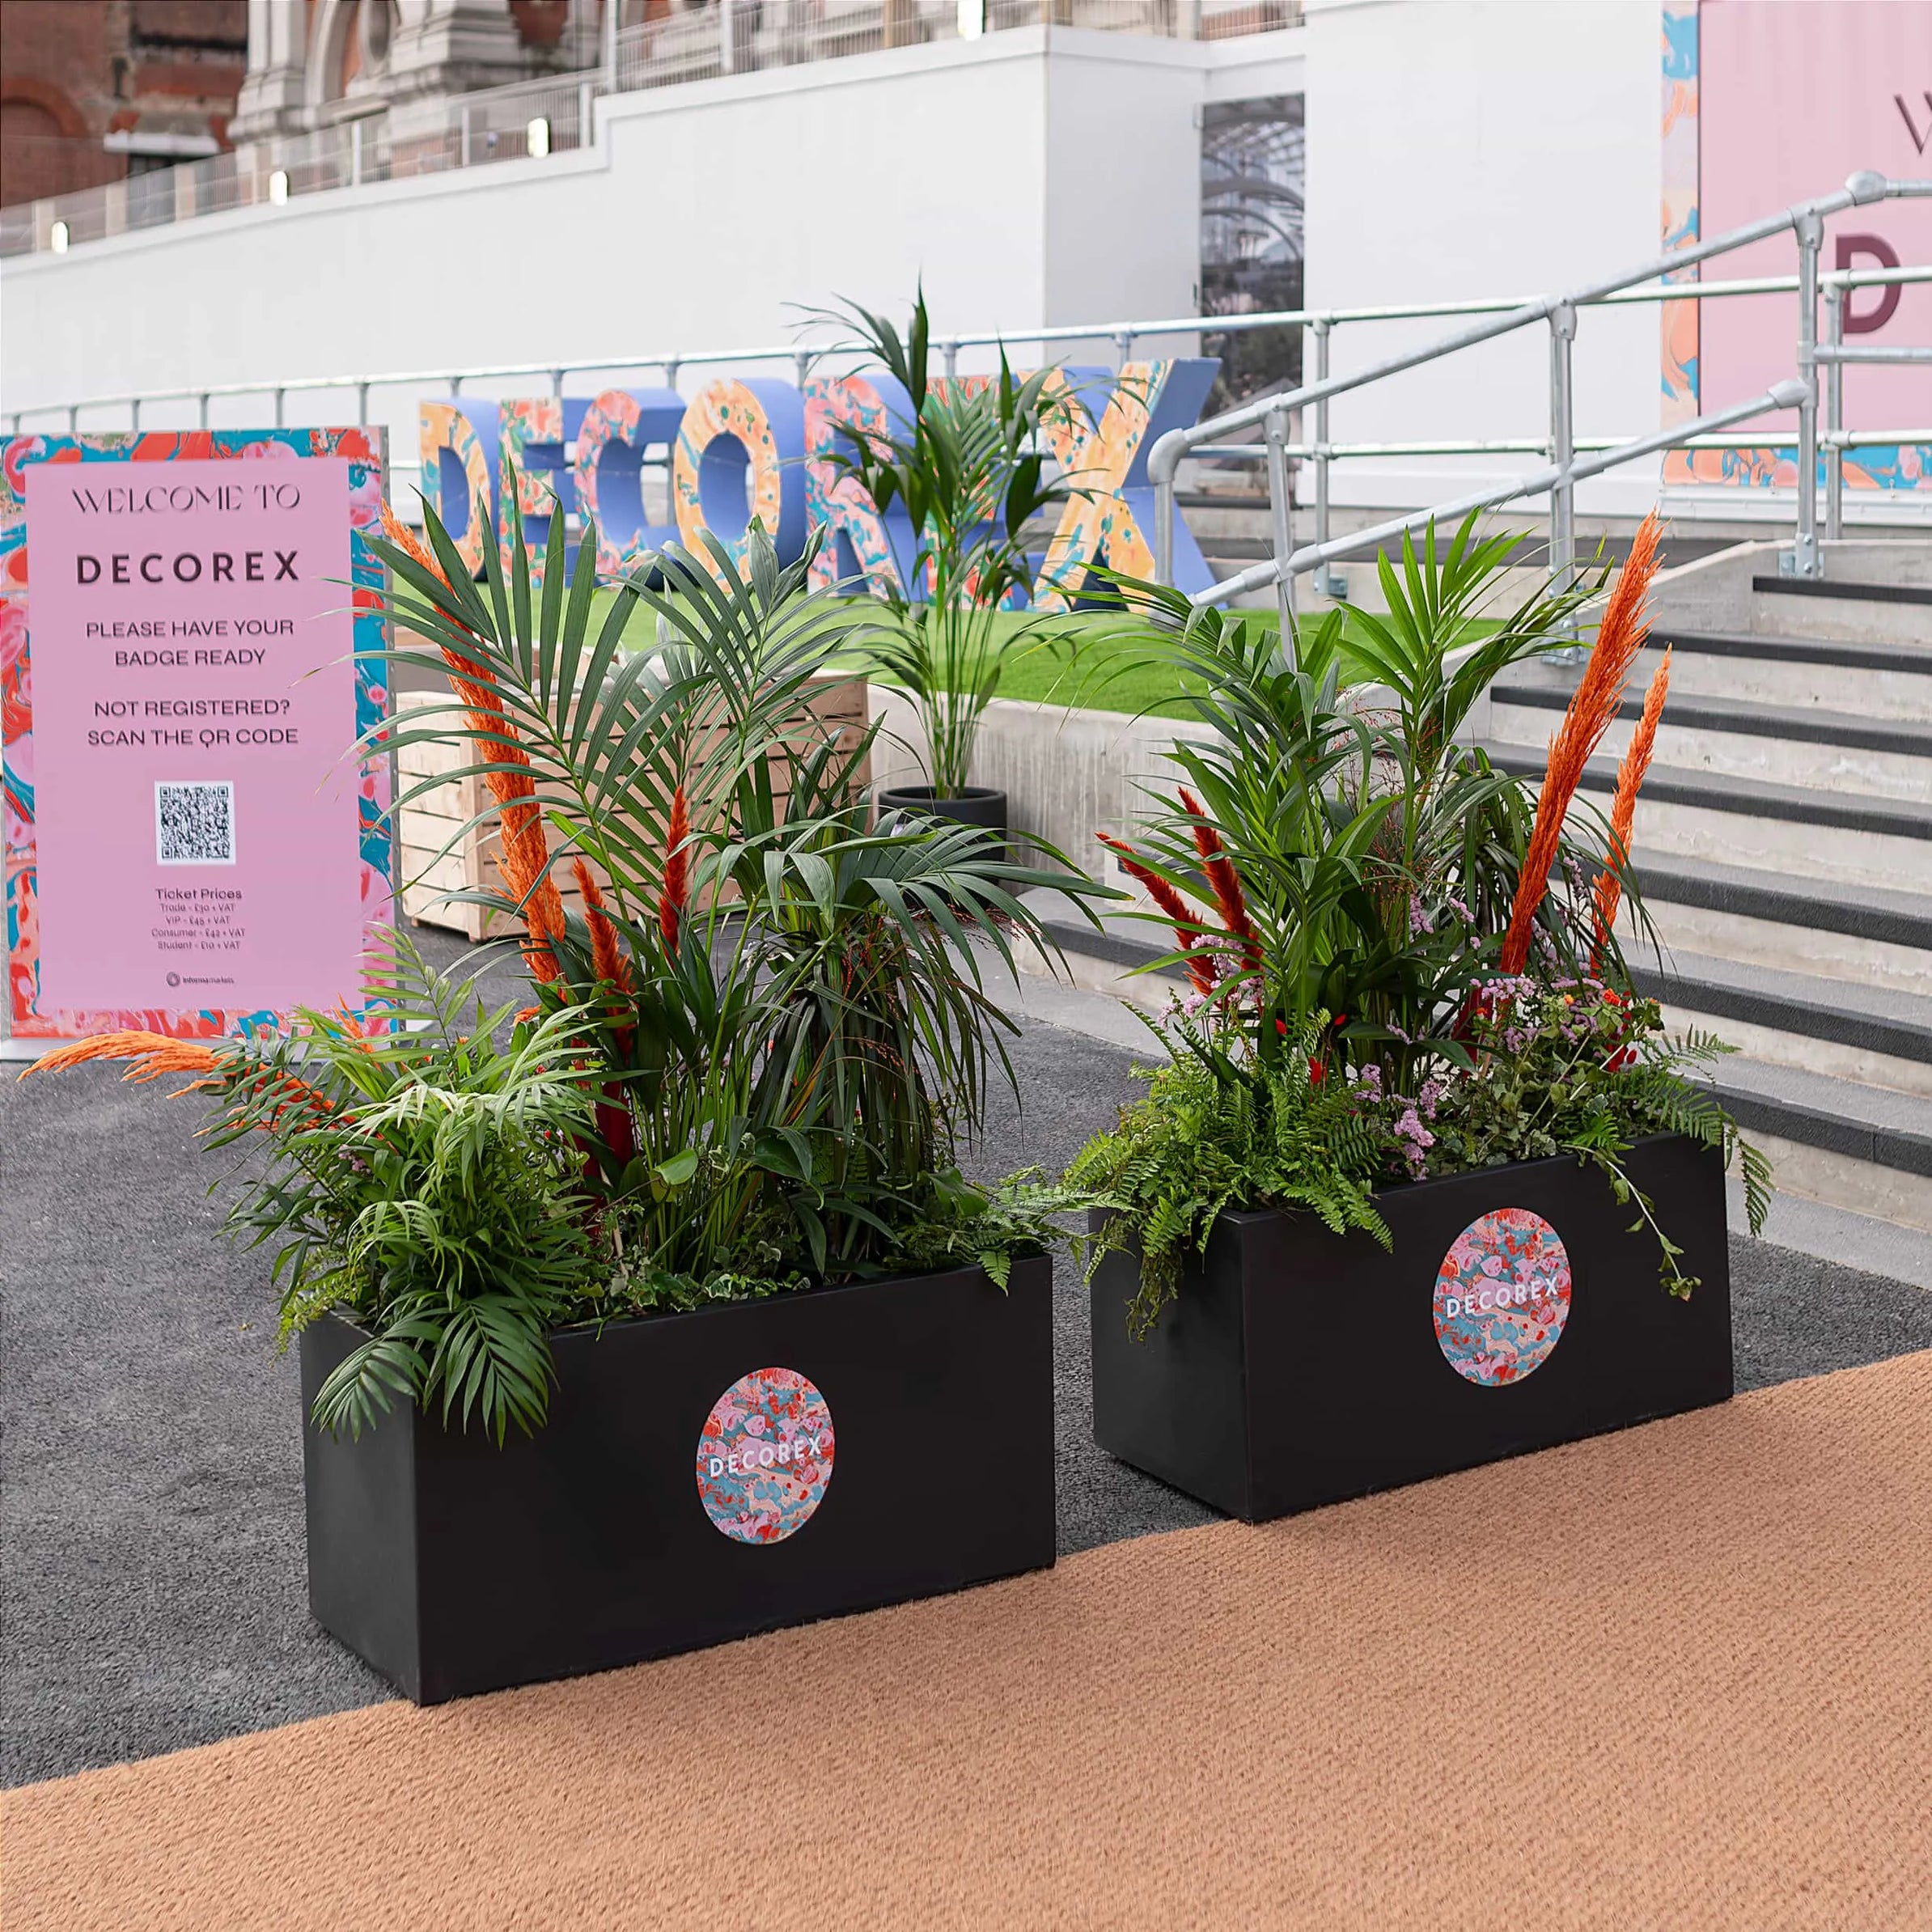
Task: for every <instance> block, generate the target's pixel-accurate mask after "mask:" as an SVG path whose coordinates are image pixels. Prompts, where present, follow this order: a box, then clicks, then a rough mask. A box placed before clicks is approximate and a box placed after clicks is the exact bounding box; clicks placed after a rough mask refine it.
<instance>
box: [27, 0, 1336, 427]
mask: <svg viewBox="0 0 1932 1932" xmlns="http://www.w3.org/2000/svg"><path fill="white" fill-rule="evenodd" d="M1299 37H1300V36H1299V35H1269V36H1260V40H1259V41H1258V42H1257V43H1251V44H1260V45H1262V46H1263V47H1264V48H1265V54H1266V57H1267V58H1268V60H1269V62H1270V71H1271V72H1277V73H1278V72H1279V71H1280V70H1284V69H1286V70H1292V69H1293V68H1294V63H1293V61H1291V60H1290V61H1284V59H1283V57H1282V53H1281V52H1280V50H1279V49H1278V47H1277V46H1276V45H1274V44H1273V43H1278V42H1281V41H1284V40H1298V39H1299ZM1253 58H1254V56H1253V55H1252V54H1248V55H1244V52H1243V44H1241V43H1219V44H1176V43H1171V42H1164V41H1156V40H1144V39H1139V38H1135V37H1132V36H1124V35H1109V34H1095V33H1087V32H1073V31H1069V30H1062V29H1053V30H1052V31H1051V32H1050V33H1049V32H1047V31H1044V30H1040V29H1031V30H1024V29H1023V30H1016V31H1013V32H1002V33H998V34H990V35H987V36H985V37H983V38H982V39H981V40H977V41H971V42H964V43H962V42H948V43H942V44H936V45H933V46H930V47H921V48H914V49H899V50H895V51H892V52H888V53H876V54H870V55H863V56H858V57H851V58H848V59H845V60H842V61H828V62H826V63H824V64H822V65H818V66H809V67H799V68H794V69H789V70H777V71H772V72H766V73H761V74H748V75H740V76H735V77H729V78H720V79H717V80H712V81H704V82H697V83H691V84H688V85H685V86H681V87H665V88H660V89H656V90H653V91H649V92H642V93H636V94H630V95H620V96H617V97H616V98H614V99H612V100H610V101H608V103H600V112H599V123H600V125H599V132H598V139H597V145H596V146H595V148H593V149H591V150H587V151H586V152H583V153H581V154H577V153H571V154H565V155H553V156H551V157H549V159H544V160H539V161H515V162H506V163H501V164H498V165H496V166H493V167H476V168H471V169H468V170H464V171H462V172H456V173H452V174H450V175H446V176H431V177H426V178H422V179H417V180H403V181H395V182H387V183H379V184H371V185H369V186H366V187H363V188H360V189H345V190H341V191H338V192H336V193H324V194H317V195H310V196H298V197H295V198H294V200H292V201H290V202H289V203H288V204H287V205H285V206H282V207H279V208H276V207H260V208H252V209H245V210H237V211H235V213H233V214H226V215H217V216H211V217H206V218H201V219H199V220H197V221H193V222H187V223H184V224H182V225H180V226H179V227H166V228H159V229H153V230H149V231H143V232H140V233H136V234H133V235H126V236H123V237H120V238H117V239H113V240H110V241H106V242H101V243H95V244H89V245H87V246H83V247H78V248H75V249H74V250H73V251H72V252H70V253H69V254H67V255H65V256H54V255H38V256H21V257H16V258H14V259H13V260H11V261H7V262H6V264H5V265H4V266H3V267H0V303H3V305H4V315H5V328H4V331H3V333H0V409H7V410H11V409H20V408H23V407H24V408H31V407H32V405H35V404H38V403H63V404H64V403H66V402H67V401H68V400H71V399H73V398H75V397H87V396H115V395H125V394H129V393H133V392H154V391H155V390H158V389H166V388H186V387H190V386H197V385H199V384H201V383H234V382H252V381H257V380H259V381H264V382H266V381H269V380H272V379H276V378H287V377H290V376H301V375H318V374H323V373H329V372H334V371H341V372H343V373H345V374H360V373H364V372H367V371H435V370H439V369H448V368H455V367H461V366H479V365H485V364H495V363H516V362H537V363H542V364H549V363H555V362H568V361H569V360H570V358H573V357H576V358H584V357H589V358H600V359H601V358H610V357H612V356H613V355H617V354H655V353H661V352H664V351H670V350H687V351H689V350H714V349H721V348H731V347H735V346H751V345H778V344H783V343H785V342H786V341H789V340H790V339H791V337H792V334H793V331H794V326H795V324H796V323H797V320H798V309H797V307H794V305H799V304H803V305H807V306H809V305H816V304H823V303H828V302H829V301H830V300H831V299H833V297H834V296H835V295H843V296H849V297H852V298H854V299H858V300H862V301H864V302H866V303H870V304H874V305H888V306H890V307H893V308H895V309H896V308H897V307H900V305H901V304H902V303H903V302H904V301H905V299H906V298H907V297H908V296H909V294H910V293H911V290H912V289H913V285H914V283H915V282H916V281H917V279H918V278H920V277H921V276H923V277H924V278H925V285H926V294H927V297H928V299H929V302H930V307H931V309H932V311H933V314H934V319H935V323H936V324H937V325H938V326H939V327H941V328H947V327H950V328H960V329H964V330H976V331H977V330H985V329H990V328H1000V329H1006V330H1011V331H1019V330H1023V329H1024V328H1026V327H1027V326H1028V325H1031V326H1033V327H1036V328H1037V327H1040V326H1041V325H1043V324H1052V323H1057V322H1067V321H1077V320H1089V319H1092V320H1107V319H1111V318H1113V317H1117V316H1149V315H1157V316H1165V315H1174V314H1186V313H1188V311H1190V310H1191V308H1192V307H1193V285H1194V280H1195V277H1196V274H1197V232H1198V199H1199V186H1198V180H1199V159H1198V152H1199V150H1198V140H1199V137H1198V134H1197V132H1196V129H1195V125H1194V110H1195V106H1196V104H1197V102H1198V101H1199V100H1201V98H1202V95H1203V92H1204V89H1205V77H1206V75H1207V74H1208V73H1209V72H1210V70H1214V71H1217V72H1219V71H1222V70H1235V71H1238V70H1239V68H1240V67H1241V66H1243V65H1244V61H1252V59H1253ZM1016 346H1017V347H1018V348H1019V350H1020V351H1021V353H1022V354H1024V353H1026V349H1025V345H1024V344H1023V343H1022V344H1019V345H1016ZM693 373H695V372H693ZM652 379H657V378H656V377H655V374H654V375H653V376H652ZM691 379H692V377H691V375H687V377H686V379H685V383H684V387H685V388H686V389H687V391H688V389H689V388H690V387H691ZM568 386H569V388H570V393H572V394H579V393H588V392H591V390H592V389H593V388H595V386H596V384H595V381H594V380H593V379H591V377H588V376H575V377H573V378H572V379H570V383H569V385H568ZM441 387H442V385H441V384H440V383H437V384H432V385H430V386H428V387H427V388H426V387H425V386H424V385H422V384H420V383H418V384H414V385H411V386H410V387H409V388H406V389H402V388H398V389H394V390H391V391H389V392H378V393H377V394H376V396H375V397H374V398H373V399H372V405H371V406H372V413H373V414H374V415H375V416H376V417H379V418H380V419H386V420H387V421H388V422H389V423H390V425H391V427H392V434H396V435H397V437H398V439H399V440H398V443H397V444H396V449H395V453H396V455H398V456H405V457H406V456H407V455H409V453H410V452H412V451H413V447H414V440H415V431H414V422H415V415H414V411H415V405H416V400H417V396H419V395H421V394H424V393H435V392H437V391H438V389H439V388H441ZM477 388H478V389H479V390H481V391H482V392H485V393H494V394H503V395H512V394H526V393H532V392H537V393H540V392H543V391H544V390H545V389H546V388H548V383H547V381H546V380H545V379H544V378H542V377H537V378H535V379H530V378H524V379H505V380H500V381H489V382H483V383H478V384H477ZM353 407H354V396H353V395H352V394H348V393H344V392H336V393H333V394H330V395H328V396H313V397H307V398H304V397H299V396H298V397H294V398H291V399H290V405H289V409H290V416H289V420H290V421H291V422H298V421H322V420H325V419H327V420H340V419H341V417H343V416H344V414H345V411H347V410H352V409H353ZM265 413H266V410H265V399H261V398H255V399H249V400H239V401H234V402H229V403H218V404H217V405H215V409H214V417H213V420H214V422H215V424H216V425H217V426H220V425H221V424H222V423H223V422H229V423H244V422H252V421H260V420H261V419H262V418H263V417H264V416H265ZM40 420H41V421H42V422H44V424H45V425H46V426H49V427H55V426H60V424H59V419H58V418H42V419H40ZM87 420H88V419H83V426H85V425H86V422H87ZM92 420H93V422H94V425H95V426H98V427H101V428H117V427H121V426H125V411H119V412H103V413H100V414H99V415H98V417H95V418H94V419H92ZM192 420H193V405H192V404H184V405H176V406H172V407H168V408H163V407H160V406H154V407H150V409H148V410H147V411H146V413H144V417H143V422H144V425H146V426H152V427H161V426H174V425H176V424H185V423H188V422H192Z"/></svg>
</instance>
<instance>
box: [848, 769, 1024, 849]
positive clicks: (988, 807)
mask: <svg viewBox="0 0 1932 1932" xmlns="http://www.w3.org/2000/svg"><path fill="white" fill-rule="evenodd" d="M877 803H878V807H879V817H880V818H882V819H884V818H888V817H889V816H892V814H893V813H895V812H904V813H905V814H907V815H908V816H912V817H915V818H920V817H923V818H930V819H948V820H951V822H952V823H953V824H956V825H979V826H982V827H983V828H985V830H986V831H988V832H989V833H994V834H995V835H996V836H997V837H998V845H999V849H998V854H996V856H997V857H998V858H1005V857H1006V794H1005V793H1004V792H1003V791H995V790H994V789H993V788H992V787H991V786H986V785H968V786H967V787H966V789H965V790H964V791H963V792H961V793H960V794H959V795H958V796H957V797H956V798H942V797H941V796H940V795H939V794H938V792H936V791H935V790H934V789H933V787H932V786H930V785H899V786H893V787H892V788H891V789H890V790H885V791H882V792H880V793H879V798H878V801H877Z"/></svg>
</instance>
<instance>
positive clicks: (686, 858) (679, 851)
mask: <svg viewBox="0 0 1932 1932" xmlns="http://www.w3.org/2000/svg"><path fill="white" fill-rule="evenodd" d="M690 837H691V808H690V807H689V806H688V804H687V803H685V800H684V786H681V785H680V786H678V788H677V789H676V790H675V791H674V792H672V794H671V822H670V824H667V826H666V827H665V828H664V889H663V892H662V893H660V894H659V897H658V930H659V932H660V933H662V934H663V935H664V949H665V951H667V952H676V951H677V940H678V934H679V932H680V930H682V928H683V926H684V908H685V907H686V905H688V904H689V902H690V898H691V854H690V853H689V851H688V849H686V848H687V846H688V842H689V841H690Z"/></svg>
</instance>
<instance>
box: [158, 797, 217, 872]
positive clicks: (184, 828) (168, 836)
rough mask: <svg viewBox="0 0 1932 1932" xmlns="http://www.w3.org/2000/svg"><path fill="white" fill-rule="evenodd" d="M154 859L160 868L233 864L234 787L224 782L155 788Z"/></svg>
mask: <svg viewBox="0 0 1932 1932" xmlns="http://www.w3.org/2000/svg"><path fill="white" fill-rule="evenodd" d="M155 858H156V859H157V860H158V861H159V862H160V863H161V864H163V865H164V866H231V865H233V864H234V863H235V787H234V786H233V785H232V784H231V783H230V782H229V781H227V779H225V778H224V779H222V780H220V781H218V782H205V781H204V782H199V783H196V784H192V785H189V784H167V783H162V784H157V785H156V786H155Z"/></svg>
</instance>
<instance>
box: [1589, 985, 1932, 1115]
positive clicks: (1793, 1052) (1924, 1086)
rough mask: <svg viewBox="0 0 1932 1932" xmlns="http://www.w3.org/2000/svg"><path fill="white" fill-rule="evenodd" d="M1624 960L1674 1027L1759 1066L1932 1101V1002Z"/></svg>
mask: <svg viewBox="0 0 1932 1932" xmlns="http://www.w3.org/2000/svg"><path fill="white" fill-rule="evenodd" d="M1625 960H1626V963H1627V964H1629V967H1630V968H1631V974H1630V977H1631V980H1632V982H1633V984H1634V985H1636V987H1637V989H1638V991H1639V992H1641V993H1645V994H1649V995H1650V997H1651V998H1654V999H1657V1000H1659V1001H1661V1002H1663V1007H1664V1012H1665V1018H1666V1019H1667V1021H1668V1022H1669V1023H1670V1024H1671V1026H1672V1027H1682V1026H1685V1025H1693V1026H1696V1027H1698V1028H1699V1029H1700V1030H1701V1031H1703V1032H1714V1033H1717V1034H1718V1035H1720V1036H1722V1038H1723V1039H1724V1040H1727V1042H1728V1043H1729V1044H1731V1045H1732V1046H1735V1048H1737V1049H1738V1050H1739V1052H1740V1053H1743V1054H1745V1055H1747V1056H1748V1057H1749V1058H1751V1059H1752V1060H1762V1061H1772V1062H1773V1063H1775V1064H1777V1065H1778V1066H1796V1067H1803V1068H1804V1069H1805V1070H1807V1071H1809V1072H1811V1073H1815V1074H1832V1075H1833V1076H1834V1077H1835V1078H1839V1079H1844V1080H1855V1081H1858V1082H1859V1083H1862V1085H1865V1086H1867V1087H1890V1088H1891V1089H1892V1090H1893V1091H1895V1092H1899V1093H1909V1094H1917V1095H1921V1096H1923V1097H1925V1098H1926V1099H1932V998H1928V997H1927V996H1926V995H1925V994H1912V993H1900V992H1896V991H1894V990H1892V989H1890V988H1886V987H1877V986H1867V985H1857V984H1855V983H1853V982H1849V981H1844V980H1831V979H1825V978H1823V977H1820V976H1817V975H1815V974H1811V973H1805V972H1789V971H1786V970H1785V969H1782V968H1777V967H1771V966H1763V965H1756V964H1750V963H1748V962H1745V961H1742V960H1726V959H1719V958H1715V957H1713V956H1711V955H1706V954H1699V953H1692V952H1678V951H1667V953H1666V954H1665V955H1664V958H1663V963H1662V964H1661V965H1659V964H1657V963H1656V960H1655V958H1654V955H1650V958H1649V959H1647V960H1646V955H1645V954H1644V953H1643V952H1642V951H1641V950H1638V949H1635V948H1633V949H1632V951H1629V952H1627V953H1626V954H1625Z"/></svg>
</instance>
